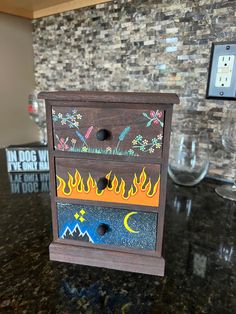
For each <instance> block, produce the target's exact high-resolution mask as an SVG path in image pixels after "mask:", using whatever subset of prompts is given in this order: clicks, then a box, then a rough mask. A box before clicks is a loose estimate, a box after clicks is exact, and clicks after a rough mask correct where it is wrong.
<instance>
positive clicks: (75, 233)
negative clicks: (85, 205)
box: [61, 224, 94, 243]
mask: <svg viewBox="0 0 236 314" xmlns="http://www.w3.org/2000/svg"><path fill="white" fill-rule="evenodd" d="M61 238H62V239H73V240H82V241H86V242H91V243H94V241H93V240H92V238H91V237H90V235H89V233H88V232H87V231H85V232H82V231H81V229H80V227H79V225H78V224H76V225H75V227H74V229H73V230H70V228H69V227H66V229H65V231H64V233H63V235H62V236H61Z"/></svg>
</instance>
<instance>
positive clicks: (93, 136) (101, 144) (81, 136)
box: [52, 103, 164, 159]
mask: <svg viewBox="0 0 236 314" xmlns="http://www.w3.org/2000/svg"><path fill="white" fill-rule="evenodd" d="M106 106H107V107H106V108H97V107H95V108H86V107H83V103H78V104H74V106H73V107H58V106H54V107H52V117H53V128H54V143H55V146H54V149H55V150H60V151H64V152H74V153H92V154H102V155H122V156H132V157H136V158H144V157H145V158H146V159H148V158H154V157H155V158H161V156H162V138H163V128H164V110H163V109H160V108H159V107H158V106H157V105H153V106H151V107H150V109H148V110H147V109H142V107H141V109H126V108H125V106H124V108H122V109H121V108H114V106H113V104H112V103H110V106H109V104H106ZM102 130H105V132H106V133H105V135H106V139H105V140H98V139H97V134H99V132H102ZM103 132H104V131H103Z"/></svg>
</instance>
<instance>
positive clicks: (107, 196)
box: [57, 168, 160, 206]
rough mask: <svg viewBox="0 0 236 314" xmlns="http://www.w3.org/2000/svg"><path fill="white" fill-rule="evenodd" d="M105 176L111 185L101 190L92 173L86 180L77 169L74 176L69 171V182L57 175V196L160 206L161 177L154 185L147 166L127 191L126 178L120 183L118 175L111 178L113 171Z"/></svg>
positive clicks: (135, 176)
mask: <svg viewBox="0 0 236 314" xmlns="http://www.w3.org/2000/svg"><path fill="white" fill-rule="evenodd" d="M105 177H106V178H107V179H108V180H109V186H108V187H107V188H106V189H104V190H102V191H99V190H98V189H97V184H96V180H94V179H93V178H92V176H91V174H89V176H88V179H87V181H85V182H84V179H83V178H82V176H81V174H80V173H79V171H78V170H76V172H75V174H74V176H72V175H71V174H70V173H68V181H67V183H66V181H65V180H64V179H63V178H61V177H59V176H57V179H58V186H57V196H58V197H61V198H74V199H80V200H92V201H102V202H112V203H123V204H136V205H146V206H159V197H160V177H159V178H158V180H157V181H156V183H155V184H154V185H152V183H151V179H150V178H149V179H148V180H147V175H146V172H145V168H143V170H142V172H141V174H140V176H139V178H138V177H137V175H136V173H135V174H134V178H133V182H132V184H131V187H130V189H129V190H128V191H126V190H127V189H126V182H125V181H124V179H122V178H121V180H120V183H119V180H118V178H117V176H116V175H114V176H113V178H112V179H110V178H111V172H109V173H108V174H107V175H106V176H105Z"/></svg>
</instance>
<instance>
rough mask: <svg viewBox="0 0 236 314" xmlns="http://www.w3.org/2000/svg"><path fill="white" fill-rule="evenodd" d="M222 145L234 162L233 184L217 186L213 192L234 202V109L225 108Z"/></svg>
mask: <svg viewBox="0 0 236 314" xmlns="http://www.w3.org/2000/svg"><path fill="white" fill-rule="evenodd" d="M222 144H223V146H224V148H225V149H226V150H227V151H228V152H230V153H231V154H233V156H234V162H233V164H232V166H231V167H232V169H233V174H234V183H233V185H223V186H219V187H217V188H216V189H215V191H216V193H217V194H219V195H220V196H221V197H223V198H226V199H229V200H232V201H236V164H235V156H236V108H232V107H229V108H227V111H226V118H225V121H224V123H223V131H222Z"/></svg>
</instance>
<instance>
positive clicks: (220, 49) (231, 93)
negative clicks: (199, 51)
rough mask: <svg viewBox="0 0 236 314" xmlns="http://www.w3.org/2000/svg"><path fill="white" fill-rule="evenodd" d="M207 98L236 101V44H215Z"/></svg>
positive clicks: (212, 51)
mask: <svg viewBox="0 0 236 314" xmlns="http://www.w3.org/2000/svg"><path fill="white" fill-rule="evenodd" d="M210 61H211V62H210V68H209V77H208V86H207V95H206V97H207V98H219V99H236V42H222V43H213V44H212V50H211V60H210Z"/></svg>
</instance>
